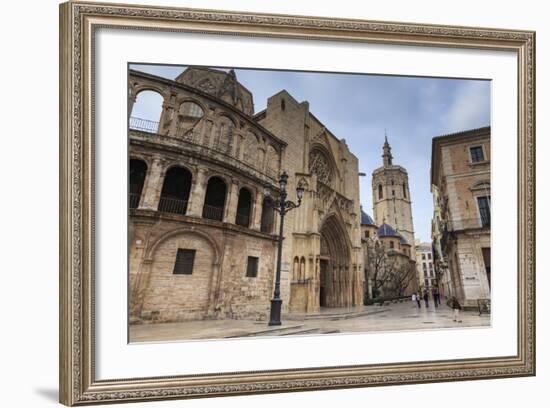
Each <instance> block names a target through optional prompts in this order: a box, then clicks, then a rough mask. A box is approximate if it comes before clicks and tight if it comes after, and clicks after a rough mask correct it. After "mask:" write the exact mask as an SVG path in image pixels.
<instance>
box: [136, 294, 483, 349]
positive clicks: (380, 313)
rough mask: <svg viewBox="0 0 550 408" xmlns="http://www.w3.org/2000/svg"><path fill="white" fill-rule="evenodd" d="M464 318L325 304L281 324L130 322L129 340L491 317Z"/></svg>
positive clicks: (443, 324)
mask: <svg viewBox="0 0 550 408" xmlns="http://www.w3.org/2000/svg"><path fill="white" fill-rule="evenodd" d="M460 319H461V320H462V322H454V321H453V311H452V310H451V309H450V308H449V307H447V306H446V305H445V304H442V305H440V306H439V307H437V308H436V307H434V305H433V302H430V305H429V307H428V308H426V307H425V306H424V302H422V306H421V308H420V309H419V308H418V307H417V306H416V303H413V302H411V301H405V302H402V303H390V304H387V305H385V306H357V307H353V308H323V309H322V310H321V311H320V312H319V313H314V314H309V315H305V316H304V315H287V316H284V315H283V319H282V320H283V321H282V325H281V326H268V324H267V321H254V320H233V319H226V320H200V321H189V322H182V323H147V324H140V325H132V326H130V342H131V343H133V342H159V341H181V340H199V339H222V338H236V337H259V336H298V335H304V334H309V335H312V334H333V333H357V332H370V331H395V330H406V331H410V330H427V329H446V328H459V327H460V328H464V327H479V326H490V324H491V318H490V315H487V314H483V315H481V316H479V314H478V312H476V311H462V312H461V313H460Z"/></svg>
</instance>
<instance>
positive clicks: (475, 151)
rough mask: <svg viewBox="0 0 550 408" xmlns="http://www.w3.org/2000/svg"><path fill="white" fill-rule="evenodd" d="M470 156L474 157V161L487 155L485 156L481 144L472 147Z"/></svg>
mask: <svg viewBox="0 0 550 408" xmlns="http://www.w3.org/2000/svg"><path fill="white" fill-rule="evenodd" d="M470 156H471V157H472V163H477V162H481V161H483V160H485V157H484V156H483V148H482V147H481V146H474V147H470Z"/></svg>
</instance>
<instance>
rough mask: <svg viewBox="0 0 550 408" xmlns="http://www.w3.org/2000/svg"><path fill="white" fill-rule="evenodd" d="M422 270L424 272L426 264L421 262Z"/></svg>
mask: <svg viewBox="0 0 550 408" xmlns="http://www.w3.org/2000/svg"><path fill="white" fill-rule="evenodd" d="M422 269H424V270H426V262H422Z"/></svg>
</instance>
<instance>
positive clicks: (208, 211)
mask: <svg viewBox="0 0 550 408" xmlns="http://www.w3.org/2000/svg"><path fill="white" fill-rule="evenodd" d="M202 217H203V218H208V219H209V220H217V221H222V220H223V208H221V207H215V206H212V205H208V204H205V205H204V207H203V209H202Z"/></svg>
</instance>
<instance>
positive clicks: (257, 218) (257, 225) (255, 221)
mask: <svg viewBox="0 0 550 408" xmlns="http://www.w3.org/2000/svg"><path fill="white" fill-rule="evenodd" d="M255 198H256V200H254V210H253V212H252V213H253V215H252V229H253V230H256V231H260V229H261V226H262V206H263V203H264V196H263V194H262V192H261V191H256V197H255Z"/></svg>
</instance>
